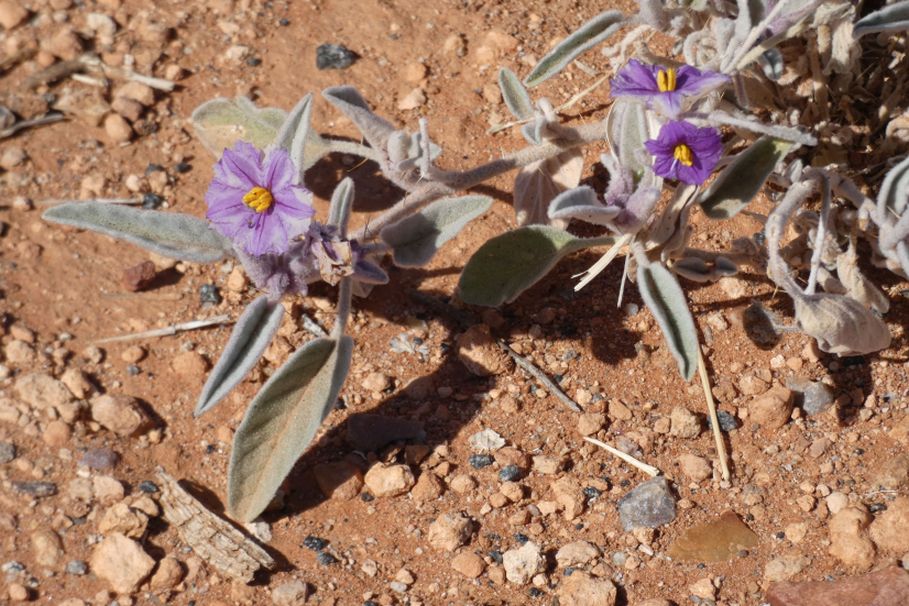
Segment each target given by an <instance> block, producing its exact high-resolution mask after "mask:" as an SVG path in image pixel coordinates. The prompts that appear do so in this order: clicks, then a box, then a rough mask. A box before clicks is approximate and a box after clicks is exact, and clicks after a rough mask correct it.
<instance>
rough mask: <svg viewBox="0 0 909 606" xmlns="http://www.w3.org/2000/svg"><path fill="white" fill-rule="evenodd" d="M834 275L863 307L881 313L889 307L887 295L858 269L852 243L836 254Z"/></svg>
mask: <svg viewBox="0 0 909 606" xmlns="http://www.w3.org/2000/svg"><path fill="white" fill-rule="evenodd" d="M836 275H837V277H839V280H840V282H842V284H843V286H844V287H845V288H846V291H847V292H848V294H849V296H850V297H852V298H853V299H855V300H856V301H858V302H859V303H861V304H862V305H864V306H865V307H870V308H871V309H874V310H876V311H878V312H880V313H882V314H883V313H887V311H888V310H889V309H890V301H889V300H888V299H887V296H886V295H885V294H884V293H883V292H881V290H880V289H879V288H878V287H877V286H875V285H874V283H872V282H871V280H869V279H868V278H866V277H865V274H863V273H862V270H860V269H859V266H858V255H857V254H856V251H855V246H854V245H853V244H851V243H850V245H849V248H848V249H847V250H846V252H844V253H841V254H839V255H837V257H836ZM828 292H829V291H828Z"/></svg>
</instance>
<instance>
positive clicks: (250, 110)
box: [190, 97, 287, 158]
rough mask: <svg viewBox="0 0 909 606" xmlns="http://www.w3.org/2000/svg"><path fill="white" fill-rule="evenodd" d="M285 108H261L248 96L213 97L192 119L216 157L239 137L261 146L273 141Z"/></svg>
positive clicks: (280, 124) (283, 117) (203, 142)
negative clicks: (234, 97)
mask: <svg viewBox="0 0 909 606" xmlns="http://www.w3.org/2000/svg"><path fill="white" fill-rule="evenodd" d="M286 117H287V113H286V112H285V111H284V110H281V109H277V108H272V107H266V108H263V109H260V108H258V107H256V106H255V105H254V104H253V102H252V101H250V100H249V99H247V98H246V97H237V98H236V99H224V98H219V99H212V100H211V101H207V102H205V103H203V104H202V105H200V106H199V107H197V108H196V109H195V111H193V114H192V117H191V118H190V121H191V122H192V125H193V129H194V130H195V131H196V136H197V137H199V140H200V141H201V142H202V145H204V146H205V148H206V149H207V150H208V151H210V152H211V153H212V154H214V156H215V157H216V158H220V157H221V152H223V151H224V149H225V148H228V147H232V146H233V145H234V143H236V142H237V141H247V142H249V143H252V144H253V145H255V146H256V147H258V148H260V149H264V148H265V147H268V146H269V145H271V144H272V143H274V141H275V138H276V137H277V135H278V131H279V130H280V129H281V126H282V125H283V124H284V121H285V119H286Z"/></svg>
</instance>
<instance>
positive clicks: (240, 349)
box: [193, 296, 284, 417]
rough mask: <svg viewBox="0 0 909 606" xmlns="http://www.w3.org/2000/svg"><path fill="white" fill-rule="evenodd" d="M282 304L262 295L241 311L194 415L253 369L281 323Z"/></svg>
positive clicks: (200, 396) (209, 376) (209, 406)
mask: <svg viewBox="0 0 909 606" xmlns="http://www.w3.org/2000/svg"><path fill="white" fill-rule="evenodd" d="M283 317H284V307H283V306H282V305H281V304H280V303H278V302H277V301H269V300H268V297H266V296H261V297H259V298H258V299H256V300H255V301H253V302H252V303H250V304H249V306H247V308H246V309H245V310H243V314H242V315H241V316H240V318H239V319H238V320H237V323H236V324H234V329H233V331H232V332H231V333H230V338H229V339H228V340H227V345H225V346H224V351H223V352H222V353H221V357H220V358H219V359H218V363H217V364H216V365H215V367H214V369H212V371H211V373H210V374H209V375H208V380H206V381H205V385H204V386H203V387H202V393H200V394H199V401H198V402H197V403H196V410H195V412H194V413H193V416H196V417H198V416H199V415H201V414H202V413H204V412H206V411H207V410H209V409H211V408H214V406H215V404H217V403H218V402H220V401H221V400H222V399H224V396H226V395H227V394H228V393H230V390H231V389H233V388H234V387H236V385H237V384H238V383H239V382H240V381H242V380H243V378H244V377H245V376H246V374H247V373H248V372H249V371H250V370H252V367H253V366H255V364H256V362H257V361H258V360H259V357H260V356H261V355H262V352H264V351H265V348H266V347H268V345H269V344H270V343H271V340H272V339H273V338H274V336H275V333H276V332H278V328H280V326H281V319H282V318H283Z"/></svg>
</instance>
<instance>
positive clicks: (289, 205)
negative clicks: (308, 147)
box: [205, 141, 314, 256]
mask: <svg viewBox="0 0 909 606" xmlns="http://www.w3.org/2000/svg"><path fill="white" fill-rule="evenodd" d="M297 174H298V169H297V167H296V166H294V163H293V161H292V160H291V159H290V155H289V154H288V153H287V151H286V150H284V149H282V148H279V147H274V148H271V149H269V150H268V153H267V154H265V153H263V152H262V151H261V150H259V149H257V148H256V147H255V146H253V145H252V144H250V143H246V142H245V141H239V142H237V144H236V145H234V147H233V148H231V149H225V150H224V154H223V155H222V156H221V159H220V160H219V161H218V163H217V164H216V165H215V176H214V179H212V182H211V185H210V186H209V188H208V191H207V192H206V193H205V202H206V203H207V204H208V212H207V213H206V217H208V220H209V221H211V222H212V224H213V225H214V227H215V229H217V230H218V232H220V233H221V234H223V235H224V236H226V237H227V238H229V239H230V240H231V241H232V242H233V243H234V245H235V246H237V247H238V248H240V249H242V250H243V251H245V252H246V253H248V254H250V255H253V256H259V255H266V254H275V255H280V254H283V253H284V252H286V251H287V250H288V248H289V247H290V244H291V242H292V241H293V240H294V239H295V238H297V237H298V236H300V235H304V234H306V232H307V230H308V228H309V223H310V217H312V216H313V213H314V211H313V208H312V193H311V192H310V191H309V190H308V189H306V187H304V186H303V185H302V184H298V183H296V182H295V179H294V177H295V176H296V175H297Z"/></svg>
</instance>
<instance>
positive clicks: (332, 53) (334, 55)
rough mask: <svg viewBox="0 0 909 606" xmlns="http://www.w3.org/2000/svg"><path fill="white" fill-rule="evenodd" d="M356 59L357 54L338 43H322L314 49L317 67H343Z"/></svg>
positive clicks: (351, 63) (348, 65)
mask: <svg viewBox="0 0 909 606" xmlns="http://www.w3.org/2000/svg"><path fill="white" fill-rule="evenodd" d="M356 60H357V54H356V53H355V52H353V51H352V50H350V49H349V48H347V47H344V46H341V45H340V44H322V45H320V46H319V47H318V48H317V49H316V67H317V68H319V69H344V68H345V67H350V66H351V65H353V63H354V61H356Z"/></svg>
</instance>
